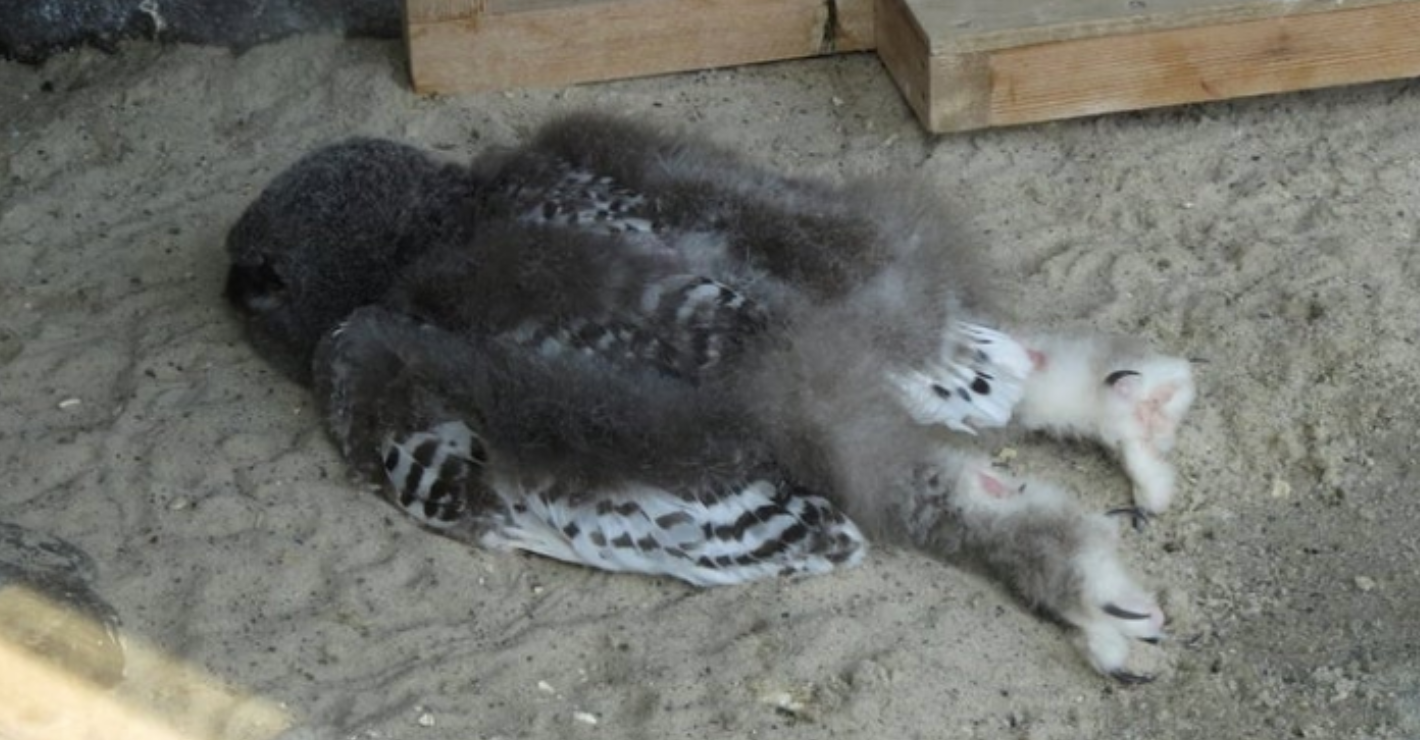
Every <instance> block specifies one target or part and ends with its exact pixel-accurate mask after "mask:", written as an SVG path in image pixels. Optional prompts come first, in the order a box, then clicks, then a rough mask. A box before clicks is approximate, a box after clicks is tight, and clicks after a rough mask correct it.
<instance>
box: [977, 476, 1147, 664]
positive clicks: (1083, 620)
mask: <svg viewBox="0 0 1420 740" xmlns="http://www.w3.org/2000/svg"><path fill="white" fill-rule="evenodd" d="M953 499H954V502H955V508H956V512H955V513H956V516H957V517H959V519H960V521H961V522H962V524H963V525H964V526H965V528H966V534H965V538H966V543H967V545H968V547H969V548H970V549H971V550H974V551H975V552H977V553H979V554H980V556H981V557H982V558H983V559H984V560H985V562H986V563H987V564H988V565H989V566H990V567H991V569H992V570H993V572H995V573H997V574H999V575H1000V576H1002V577H1003V578H1004V579H1005V580H1006V581H1007V582H1009V583H1011V584H1012V586H1014V588H1015V589H1016V590H1017V591H1018V592H1019V593H1020V594H1021V595H1022V596H1023V597H1024V598H1025V599H1026V601H1028V602H1029V603H1031V604H1034V605H1036V606H1038V607H1040V608H1041V609H1043V610H1045V611H1046V612H1048V613H1050V614H1053V615H1055V616H1057V617H1059V618H1060V619H1061V620H1063V621H1064V622H1066V623H1067V624H1069V625H1071V626H1073V627H1075V628H1076V629H1077V630H1078V631H1079V632H1078V637H1077V640H1076V642H1077V645H1078V647H1079V648H1080V651H1081V653H1083V654H1084V656H1085V659H1086V660H1087V661H1088V662H1089V664H1090V665H1091V666H1092V667H1094V669H1095V670H1097V671H1099V672H1100V673H1101V674H1104V675H1107V676H1112V677H1114V678H1116V679H1118V680H1119V681H1121V682H1123V683H1141V682H1144V681H1146V680H1148V677H1147V676H1146V675H1144V674H1142V673H1139V672H1136V671H1134V670H1132V669H1131V668H1130V667H1129V665H1128V662H1129V661H1128V659H1129V656H1130V648H1131V646H1132V644H1133V643H1134V642H1135V641H1142V642H1150V643H1154V642H1158V641H1159V640H1161V639H1162V638H1163V634H1164V633H1163V627H1164V621H1165V620H1164V613H1163V611H1162V610H1161V609H1160V608H1159V606H1158V604H1157V603H1156V602H1155V601H1154V599H1153V597H1152V596H1151V595H1150V594H1149V592H1148V591H1146V590H1145V589H1143V588H1142V587H1141V586H1139V585H1138V584H1137V583H1136V582H1135V581H1134V579H1133V577H1132V576H1131V575H1130V574H1129V573H1128V571H1127V570H1126V569H1125V567H1124V565H1123V564H1122V563H1121V562H1120V560H1119V556H1118V552H1117V549H1116V547H1117V543H1118V539H1119V536H1118V529H1117V528H1116V527H1115V525H1114V522H1113V521H1111V520H1110V519H1109V518H1108V517H1107V516H1106V515H1103V514H1092V513H1087V512H1085V511H1084V510H1083V509H1081V508H1080V507H1079V505H1078V504H1077V503H1075V501H1074V500H1073V498H1072V497H1071V496H1070V495H1069V494H1068V493H1066V492H1065V491H1064V490H1062V489H1060V488H1057V487H1055V486H1052V485H1050V484H1048V483H1044V482H1041V481H1034V480H1032V481H1021V480H1015V479H1011V478H1008V477H1006V476H1004V475H1001V474H1000V473H999V472H997V471H994V470H992V469H991V468H990V467H989V463H986V462H985V461H979V462H968V463H967V464H966V465H965V466H964V467H963V471H962V475H961V478H960V479H959V483H958V486H957V489H956V491H955V493H954V494H953Z"/></svg>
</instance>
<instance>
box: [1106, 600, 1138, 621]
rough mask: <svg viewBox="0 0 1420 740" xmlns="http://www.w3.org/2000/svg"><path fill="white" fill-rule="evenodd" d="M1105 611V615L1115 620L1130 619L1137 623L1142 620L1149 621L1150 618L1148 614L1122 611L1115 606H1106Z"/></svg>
mask: <svg viewBox="0 0 1420 740" xmlns="http://www.w3.org/2000/svg"><path fill="white" fill-rule="evenodd" d="M1103 609H1104V613H1105V614H1108V615H1109V616H1111V617H1114V618H1116V619H1128V620H1133V621H1137V620H1140V619H1148V618H1149V615H1148V614H1140V613H1139V612H1131V611H1129V610H1128V609H1121V608H1120V607H1118V606H1115V605H1114V604H1105V605H1104V607H1103Z"/></svg>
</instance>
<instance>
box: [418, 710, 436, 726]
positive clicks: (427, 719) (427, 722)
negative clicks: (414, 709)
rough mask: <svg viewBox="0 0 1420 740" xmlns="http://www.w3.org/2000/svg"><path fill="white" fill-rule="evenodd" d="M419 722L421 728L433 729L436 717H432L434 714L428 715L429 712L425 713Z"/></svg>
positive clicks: (420, 716) (421, 715)
mask: <svg viewBox="0 0 1420 740" xmlns="http://www.w3.org/2000/svg"><path fill="white" fill-rule="evenodd" d="M418 722H419V726H420V727H433V726H434V715H432V714H430V713H428V712H424V713H422V714H420V715H419V719H418Z"/></svg>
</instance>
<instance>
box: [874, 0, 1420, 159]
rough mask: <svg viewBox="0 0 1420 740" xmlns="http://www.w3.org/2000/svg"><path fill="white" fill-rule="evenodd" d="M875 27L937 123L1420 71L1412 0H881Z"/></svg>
mask: <svg viewBox="0 0 1420 740" xmlns="http://www.w3.org/2000/svg"><path fill="white" fill-rule="evenodd" d="M1131 8H1132V10H1131ZM877 28H878V53H879V55H880V56H882V58H883V60H884V63H885V64H886V66H887V68H888V70H889V71H890V73H891V74H892V76H893V77H894V78H895V79H896V80H897V82H898V85H899V86H900V87H901V88H902V90H903V93H904V94H905V95H906V97H907V100H908V102H909V103H910V104H911V105H912V107H913V109H914V110H915V111H916V112H917V114H918V116H919V117H920V118H921V120H922V122H923V124H924V125H925V126H926V127H927V128H929V129H930V130H932V131H937V132H946V131H965V130H970V129H976V128H983V127H988V126H1005V125H1013V124H1021V123H1031V122H1036V121H1046V120H1052V119H1060V118H1070V117H1075V116H1085V115H1094V114H1099V113H1108V112H1115V111H1124V110H1137V109H1142V108H1152V107H1157V106H1165V105H1177V104H1181V103H1193V102H1203V101H1211V100H1223V99H1228V98H1237V97H1243V96H1250V95H1261V94H1266V93H1276V92H1286V91H1292V90H1303V89H1310V88H1318V87H1326V86H1331V85H1342V84H1350V83H1358V82H1370V81H1375V80H1385V79H1396V78H1402V77H1413V76H1420V0H1399V1H1397V0H1391V1H1390V2H1382V1H1368V0H1353V1H1352V2H1348V3H1346V4H1345V5H1339V4H1337V3H1333V2H1312V1H1309V0H1235V1H1234V2H1232V3H1231V4H1226V5H1220V4H1218V3H1217V2H1216V0H1147V2H1142V1H1138V0H1136V2H1134V3H1127V2H1124V1H1123V0H1109V1H1108V2H1103V1H1101V0H1076V2H1061V3H1040V2H1033V1H1032V0H878V5H877Z"/></svg>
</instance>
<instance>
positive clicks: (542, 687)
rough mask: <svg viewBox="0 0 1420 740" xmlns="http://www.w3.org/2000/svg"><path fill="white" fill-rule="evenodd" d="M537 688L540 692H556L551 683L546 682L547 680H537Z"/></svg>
mask: <svg viewBox="0 0 1420 740" xmlns="http://www.w3.org/2000/svg"><path fill="white" fill-rule="evenodd" d="M537 690H538V691H541V692H542V693H544V694H555V693H557V690H556V689H554V688H552V684H550V683H548V682H546V681H538V682H537Z"/></svg>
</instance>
